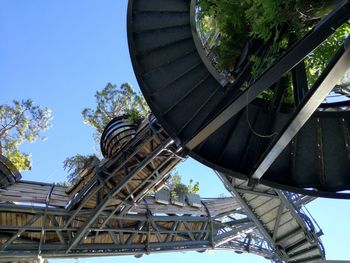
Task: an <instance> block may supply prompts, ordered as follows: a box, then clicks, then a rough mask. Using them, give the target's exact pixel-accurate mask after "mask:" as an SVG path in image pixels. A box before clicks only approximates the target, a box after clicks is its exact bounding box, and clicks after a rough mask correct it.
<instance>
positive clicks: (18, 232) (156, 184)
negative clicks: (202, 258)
mask: <svg viewBox="0 0 350 263" xmlns="http://www.w3.org/2000/svg"><path fill="white" fill-rule="evenodd" d="M114 123H117V124H116V125H114ZM125 125H126V124H125ZM120 127H124V124H121V123H120V118H116V119H114V120H112V122H111V123H110V124H109V125H107V128H106V130H108V132H107V133H104V135H103V136H102V138H103V141H102V144H101V145H102V147H106V149H107V151H106V152H107V153H113V154H111V155H108V156H107V158H106V159H105V160H103V161H102V162H101V163H100V164H99V165H98V166H95V167H91V168H87V169H86V170H85V171H84V172H83V173H82V174H81V175H80V177H79V178H77V179H76V181H75V182H74V183H73V184H72V186H70V187H66V186H60V185H55V184H48V183H41V182H31V181H24V180H19V179H18V180H16V181H15V182H14V183H12V184H8V185H7V186H6V187H4V186H3V187H1V188H0V261H2V262H3V261H5V262H6V261H7V262H27V261H31V260H34V259H37V258H38V257H40V258H44V259H47V258H66V257H90V256H93V257H96V256H117V255H135V256H137V257H139V256H142V255H143V254H149V253H159V252H173V251H187V250H192V251H198V252H203V251H205V250H207V249H229V250H233V251H235V252H236V253H254V254H257V255H259V256H263V257H265V258H267V259H270V260H271V261H273V262H280V261H282V260H283V261H288V262H304V261H310V260H313V259H315V258H316V256H317V258H318V259H324V257H325V255H324V253H323V250H322V249H321V248H322V243H321V240H320V239H319V238H318V236H317V233H319V231H316V230H315V228H314V224H313V223H312V222H311V221H310V219H309V217H308V216H306V215H305V217H300V216H299V214H300V213H301V212H302V208H301V204H305V203H307V202H309V201H310V199H308V198H305V197H299V196H298V198H290V197H289V196H286V195H284V194H281V195H279V196H274V198H275V199H274V203H275V202H279V203H280V204H281V206H282V203H283V204H284V205H285V207H283V210H282V212H281V213H282V214H283V216H282V215H280V216H279V217H280V218H281V219H280V220H278V221H279V223H278V224H277V225H276V226H275V228H276V229H277V230H276V231H277V233H278V234H277V237H278V238H277V239H274V238H269V237H268V236H266V235H265V232H264V231H266V230H265V229H264V227H263V226H261V225H260V223H259V222H257V221H256V219H254V217H253V216H252V214H251V212H250V211H249V210H247V209H246V208H245V205H246V204H245V202H244V201H242V200H241V198H240V196H238V195H237V196H236V197H232V198H216V199H215V198H214V199H200V198H199V196H198V195H195V194H193V193H187V194H186V193H182V192H181V193H179V194H178V195H171V194H170V192H169V190H165V189H161V188H162V186H164V182H165V180H166V177H167V175H168V173H169V171H170V170H171V169H172V168H173V167H174V166H175V165H177V164H178V163H179V161H180V160H181V159H182V158H183V152H182V150H181V148H179V147H178V146H176V144H175V143H174V142H173V141H172V140H171V139H170V138H169V136H168V135H167V133H166V132H165V131H164V130H163V128H162V127H161V126H160V125H159V124H158V122H157V121H156V120H155V119H154V118H153V117H150V118H148V119H146V120H145V121H144V122H143V123H142V124H141V125H139V126H136V127H134V131H135V132H133V133H132V134H133V136H129V140H128V141H125V142H124V145H123V146H122V147H120V144H119V143H118V142H117V138H121V140H124V139H123V138H125V136H122V135H123V131H125V134H126V135H128V134H130V132H129V129H122V131H121V130H120ZM111 141H113V143H112V144H113V145H114V146H115V148H116V149H112V148H110V147H109V146H108V142H111ZM160 189H161V190H160ZM150 191H156V193H155V195H154V196H146V194H147V193H149V192H150ZM266 194H267V193H266ZM259 195H260V193H259ZM264 198H265V197H264V196H263V197H260V196H258V197H257V198H255V199H256V201H258V202H260V203H261V202H265V199H264ZM288 202H290V203H291V206H290V207H288V208H287V204H286V203H288ZM266 213H267V214H268V213H272V214H271V215H270V216H269V217H270V218H271V217H273V216H274V213H275V211H274V210H273V209H272V210H271V211H266ZM306 225H307V226H310V227H309V228H308V227H306ZM295 229H296V230H298V231H299V229H302V231H301V233H302V237H303V238H301V239H300V238H299V236H300V233H299V232H298V238H297V239H295V236H292V235H290V236H286V237H283V239H284V240H283V242H282V243H281V240H280V236H281V235H283V233H285V232H286V231H287V232H288V231H289V230H295ZM306 237H308V238H306ZM309 237H310V239H309ZM299 240H302V241H303V242H304V243H305V244H304V245H306V246H307V247H309V246H310V247H317V248H319V250H317V251H318V252H319V253H318V254H317V253H316V254H315V251H314V249H310V250H305V251H304V250H302V251H301V250H297V253H298V255H299V254H300V255H301V258H300V257H296V258H292V257H291V254H290V253H289V252H288V251H287V249H290V246H284V244H294V243H293V242H296V241H299ZM288 242H289V243H288ZM310 242H311V243H312V244H311V243H310ZM288 253H289V254H288ZM293 253H294V252H293ZM286 255H287V256H288V257H286ZM292 255H294V256H295V254H292ZM300 259H302V260H300Z"/></svg>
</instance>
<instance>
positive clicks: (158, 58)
mask: <svg viewBox="0 0 350 263" xmlns="http://www.w3.org/2000/svg"><path fill="white" fill-rule="evenodd" d="M192 52H196V48H195V46H194V45H193V41H192V39H191V38H187V39H184V40H182V41H179V42H176V43H174V44H173V45H167V46H165V47H163V48H159V49H155V50H154V51H153V52H150V53H147V54H145V55H143V56H140V57H139V64H140V66H141V68H142V70H143V72H144V73H147V72H149V71H151V70H154V69H156V68H159V67H160V66H163V65H166V64H168V63H172V62H174V61H176V60H178V59H181V58H183V57H185V56H187V55H189V54H190V53H192Z"/></svg>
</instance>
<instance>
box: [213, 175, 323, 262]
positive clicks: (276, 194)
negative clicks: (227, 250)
mask: <svg viewBox="0 0 350 263" xmlns="http://www.w3.org/2000/svg"><path fill="white" fill-rule="evenodd" d="M217 175H218V176H219V178H220V179H221V180H222V181H223V183H224V184H225V186H226V188H227V189H228V190H229V191H230V192H231V193H232V194H234V196H235V198H236V199H237V200H238V201H239V202H240V204H241V205H242V207H243V209H244V211H245V212H246V213H247V215H248V216H249V218H251V219H252V221H253V222H254V223H255V225H256V226H257V228H258V229H259V231H260V233H261V234H262V236H263V237H264V239H265V241H266V242H268V244H269V245H270V246H271V248H272V249H273V250H274V253H275V254H276V256H277V258H278V259H280V260H283V261H286V262H305V261H312V260H323V259H324V258H325V253H324V248H323V245H322V242H321V241H320V239H319V236H320V235H322V234H323V233H322V231H321V230H320V229H316V228H315V226H314V224H313V222H312V221H311V219H310V218H309V217H308V216H307V213H306V212H305V211H304V210H303V209H302V205H304V204H306V203H308V202H310V201H312V200H313V199H314V198H313V197H306V196H303V195H299V194H292V193H288V192H282V191H280V190H277V189H274V188H271V187H268V186H263V185H257V186H255V187H251V186H249V185H248V184H247V182H246V181H244V180H240V179H236V178H233V177H231V176H229V175H225V174H222V173H217Z"/></svg>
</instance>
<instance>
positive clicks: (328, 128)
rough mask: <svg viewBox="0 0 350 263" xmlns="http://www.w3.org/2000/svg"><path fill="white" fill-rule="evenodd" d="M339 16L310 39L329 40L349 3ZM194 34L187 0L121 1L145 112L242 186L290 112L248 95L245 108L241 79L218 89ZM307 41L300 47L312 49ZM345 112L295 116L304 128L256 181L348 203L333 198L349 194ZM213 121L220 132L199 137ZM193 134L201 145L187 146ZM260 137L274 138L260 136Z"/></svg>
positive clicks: (335, 109)
mask: <svg viewBox="0 0 350 263" xmlns="http://www.w3.org/2000/svg"><path fill="white" fill-rule="evenodd" d="M339 10H340V11H339ZM339 10H338V12H337V13H336V15H335V16H334V18H332V19H329V20H328V21H326V22H325V23H323V26H322V30H323V31H322V32H318V31H317V30H315V32H314V33H313V34H315V35H317V34H321V33H322V34H323V33H324V34H330V33H329V31H330V30H331V28H332V27H333V26H334V25H336V26H339V25H341V24H342V23H344V22H346V21H347V19H349V16H350V15H349V14H350V5H349V3H345V4H343V6H342V7H341V8H340V9H339ZM334 21H335V22H334ZM332 23H333V24H332ZM195 34H196V32H193V27H191V13H190V3H189V1H183V0H152V1H141V0H132V1H129V11H128V40H129V48H130V55H131V59H132V63H133V66H134V71H135V74H136V77H137V79H138V82H139V85H140V88H141V90H142V92H143V94H144V96H145V98H146V100H147V102H148V104H149V105H150V107H151V109H152V112H153V113H154V114H155V115H156V117H157V119H158V120H159V121H160V123H161V124H162V126H163V127H164V128H165V130H166V131H167V132H168V133H169V134H170V136H171V137H172V138H173V139H175V140H176V141H177V142H179V143H180V144H181V145H182V146H183V147H184V148H185V150H187V151H188V153H189V155H190V156H192V157H193V158H195V159H196V160H198V161H200V162H202V163H203V164H205V165H207V166H209V167H211V168H213V169H215V170H218V171H220V172H223V173H225V174H230V175H232V176H234V177H237V178H240V179H249V178H250V177H251V176H252V174H253V173H254V172H255V171H256V169H257V166H258V165H259V163H260V162H261V161H262V160H263V158H264V157H266V154H267V153H269V151H270V150H269V149H270V148H269V147H272V146H273V145H274V144H275V143H276V138H277V137H278V136H280V135H282V134H283V132H284V128H285V126H286V125H289V124H290V123H291V118H293V117H295V114H296V113H295V111H296V110H295V109H294V108H293V107H288V106H286V105H285V106H283V105H282V107H280V108H279V109H278V110H275V111H273V110H272V108H273V107H272V106H271V103H270V102H266V101H264V100H262V99H258V98H257V99H254V100H252V102H251V103H249V102H248V97H249V94H247V103H245V97H244V96H242V91H241V90H240V84H241V83H243V82H244V79H238V80H237V81H236V83H235V84H233V85H231V86H225V87H223V86H222V85H221V84H220V83H219V82H218V81H217V79H216V78H215V76H213V75H212V74H211V72H210V71H209V70H208V69H207V67H206V64H205V63H204V62H203V56H202V57H201V55H202V54H201V51H200V50H198V49H197V46H196V43H195V40H194V39H195ZM310 35H312V34H310ZM310 39H311V37H309V39H306V40H305V41H306V42H307V41H309V42H310V41H311V42H310V43H312V39H311V40H310ZM306 42H305V43H306ZM309 42H307V43H309ZM299 49H300V48H299ZM297 51H298V50H297ZM299 51H300V50H299ZM293 52H295V50H294V51H293ZM287 55H288V54H287ZM292 55H293V53H292V52H291V54H290V55H289V56H292ZM291 59H292V58H290V59H289V60H291ZM287 62H289V63H291V61H287ZM349 65H350V64H349ZM293 66H294V65H293ZM300 66H301V64H299V65H298V67H300ZM272 76H273V75H272ZM335 84H336V83H335ZM295 85H297V84H295ZM266 88H268V87H266ZM294 88H296V87H294ZM243 95H244V93H243ZM239 101H241V105H239ZM234 103H236V104H235V105H237V107H238V108H239V109H240V110H236V109H235V108H234V107H232V108H231V109H233V111H237V113H236V114H231V113H230V112H229V110H227V109H228V107H230V106H232V105H233V104H234ZM348 106H349V105H348V103H347V102H343V104H342V105H340V104H337V105H334V104H332V105H331V104H329V105H321V106H320V107H319V108H318V109H317V110H316V111H315V112H314V113H313V114H312V116H311V117H310V118H309V119H308V120H306V119H305V118H304V119H302V116H300V115H297V117H298V118H301V121H306V123H305V125H304V126H303V127H302V128H301V129H300V130H299V131H298V132H297V134H296V135H295V136H292V138H290V139H291V140H290V142H289V143H287V145H286V146H285V147H284V148H283V151H282V152H281V153H280V154H276V156H277V157H276V159H275V161H274V162H272V163H271V165H270V166H269V167H268V169H267V171H266V172H265V173H264V174H263V176H262V178H261V180H260V182H261V183H263V184H266V185H269V186H271V187H277V188H280V189H283V190H288V191H294V192H299V193H304V194H313V195H317V196H328V197H341V198H349V197H350V196H349V195H348V194H347V193H340V191H344V190H349V189H350V145H349V142H350V136H349V134H350V133H349V128H350V112H349V111H348ZM225 114H226V116H225ZM230 114H231V115H233V116H231V115H230ZM220 118H222V119H224V121H223V124H222V125H221V126H219V127H217V128H215V129H214V130H212V131H210V129H209V131H207V132H205V131H204V132H203V130H205V129H204V128H206V127H207V126H208V125H209V126H210V125H211V124H212V123H213V122H215V121H217V119H220ZM219 121H220V120H219ZM289 130H291V129H289ZM201 132H202V134H201ZM286 133H288V129H287V131H286ZM199 134H200V136H202V137H203V138H201V139H199V143H197V144H193V141H194V140H195V139H197V137H198V136H199ZM268 134H277V136H264V135H268ZM270 152H272V153H273V151H272V150H271V151H270Z"/></svg>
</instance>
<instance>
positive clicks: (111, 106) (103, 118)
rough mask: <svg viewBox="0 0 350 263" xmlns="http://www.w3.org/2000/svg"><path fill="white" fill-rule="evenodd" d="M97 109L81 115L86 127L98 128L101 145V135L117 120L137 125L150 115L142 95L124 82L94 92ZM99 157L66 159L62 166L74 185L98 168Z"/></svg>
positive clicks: (83, 112) (97, 137)
mask: <svg viewBox="0 0 350 263" xmlns="http://www.w3.org/2000/svg"><path fill="white" fill-rule="evenodd" d="M95 98H96V108H95V109H91V108H85V109H84V110H83V111H82V116H83V119H84V123H85V124H89V125H90V126H92V127H94V128H95V134H94V138H95V142H96V145H99V142H100V138H101V135H102V133H103V130H104V128H105V127H106V125H107V124H108V123H109V122H110V121H111V120H112V119H113V118H115V117H118V116H121V115H125V114H127V115H129V118H128V121H129V122H131V123H138V122H140V121H141V120H142V119H143V118H144V117H146V116H147V114H148V113H149V108H148V105H147V104H146V101H145V99H144V98H143V96H142V95H141V94H139V93H137V92H135V90H134V89H133V88H132V87H131V85H130V84H128V83H123V84H122V85H121V86H120V87H117V86H116V85H112V84H110V83H108V84H107V85H106V87H105V88H103V89H102V90H101V91H97V92H96V93H95ZM98 163H99V158H98V157H97V155H95V154H93V155H86V156H84V155H80V154H77V155H75V156H72V157H69V158H67V159H66V160H65V161H64V162H63V167H64V169H65V170H67V171H68V172H69V175H68V177H67V180H68V181H69V182H70V183H72V182H73V181H74V180H76V179H78V178H79V175H81V173H82V172H83V171H84V170H85V169H87V168H92V167H95V166H96V165H98Z"/></svg>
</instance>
